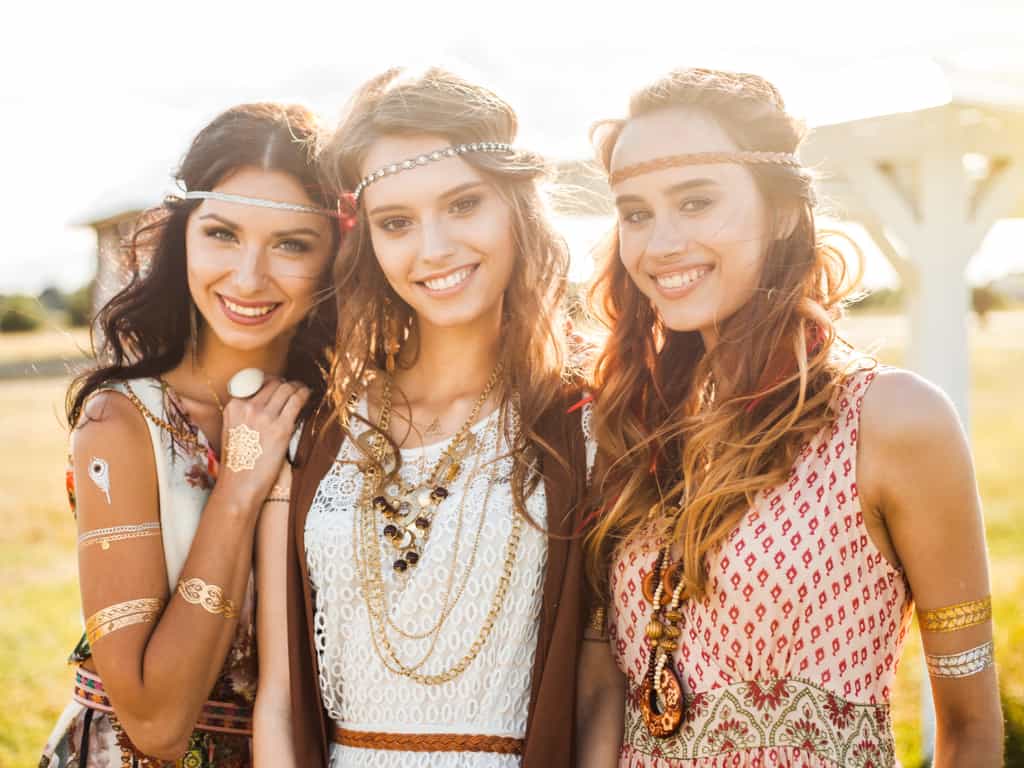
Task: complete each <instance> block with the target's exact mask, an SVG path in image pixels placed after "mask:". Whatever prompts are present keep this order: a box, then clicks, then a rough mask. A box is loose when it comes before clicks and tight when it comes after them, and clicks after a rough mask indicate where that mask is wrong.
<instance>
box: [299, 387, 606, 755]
mask: <svg viewBox="0 0 1024 768" xmlns="http://www.w3.org/2000/svg"><path fill="white" fill-rule="evenodd" d="M359 408H360V412H361V413H362V414H363V415H364V416H365V413H366V403H365V401H364V402H363V403H361V404H360V406H359ZM588 415H589V414H585V415H584V422H586V421H588V419H587V418H586V417H587V416H588ZM499 422H500V416H499V413H498V412H495V413H492V414H491V415H490V416H488V417H485V418H484V419H481V420H480V421H479V422H478V423H477V424H476V425H474V427H473V428H472V432H473V433H474V434H475V436H476V438H477V441H478V443H477V447H478V450H477V451H476V452H475V455H477V456H480V457H481V458H482V459H483V461H484V462H487V461H489V460H493V459H494V458H495V457H500V456H503V455H504V454H507V453H508V449H507V445H506V442H505V440H504V436H503V434H502V432H503V430H502V429H500V428H499ZM446 445H447V443H444V442H442V443H438V444H435V445H430V446H427V447H425V448H424V449H422V450H420V449H414V450H403V451H402V462H403V469H402V471H401V476H402V479H403V480H404V481H405V482H406V483H409V484H417V483H418V482H419V481H420V480H421V478H422V476H423V475H424V474H425V473H426V471H428V468H430V467H432V466H433V465H434V463H435V462H436V461H437V460H438V458H439V457H440V455H441V452H442V451H443V450H444V448H445V447H446ZM589 448H590V447H589V441H588V455H589V454H592V450H590V449H589ZM359 454H360V452H359V450H358V449H357V448H355V447H354V446H352V445H351V444H350V443H349V442H347V441H346V443H345V444H344V445H343V446H342V448H341V451H340V453H339V457H338V458H339V462H336V463H335V464H334V466H333V468H332V469H331V470H330V471H329V472H328V473H327V475H326V476H325V477H324V478H323V480H322V481H321V482H320V486H319V488H318V489H317V493H316V496H315V497H314V499H313V503H312V505H311V507H310V511H309V515H308V517H307V520H306V531H305V542H306V555H307V560H308V564H309V576H310V580H311V581H312V585H313V588H314V589H315V590H316V606H315V632H316V646H317V655H318V662H319V668H320V690H321V695H322V697H323V703H324V705H325V707H326V709H327V711H328V713H329V714H330V716H331V718H333V720H334V722H335V723H336V724H337V725H339V726H342V727H344V728H346V729H350V730H355V731H376V732H384V733H398V734H449V733H450V734H472V735H492V736H504V737H511V738H523V736H524V735H525V733H526V718H527V712H528V708H529V700H530V682H531V674H532V670H533V661H534V654H535V651H536V645H537V631H538V626H539V618H540V609H541V598H542V585H543V578H544V570H545V561H546V556H547V542H546V540H545V537H544V535H543V534H542V533H540V532H539V531H537V530H536V529H534V528H532V527H530V526H529V525H528V524H524V525H523V526H522V536H521V539H520V542H519V548H518V554H517V557H516V559H515V563H514V567H513V571H512V579H511V583H510V586H509V589H508V593H507V594H506V596H505V600H504V603H503V605H502V608H501V612H500V614H499V615H498V619H497V621H496V622H495V624H494V628H493V631H492V633H491V635H490V637H489V639H488V640H487V642H486V643H485V644H484V646H483V648H482V649H481V650H480V653H479V655H478V656H477V657H476V658H475V659H474V660H473V662H472V663H471V664H470V665H469V666H468V668H467V669H466V670H465V671H464V672H463V673H462V674H461V675H460V676H458V677H456V678H455V679H454V680H451V681H449V682H445V683H442V684H440V685H427V684H423V683H419V682H416V681H413V680H411V679H409V678H408V677H405V676H402V675H400V674H397V673H395V672H392V671H390V670H389V669H388V668H387V667H385V665H384V662H383V661H382V659H381V656H380V655H378V653H377V650H376V649H375V646H374V639H373V638H374V632H375V631H376V628H374V627H372V626H371V623H370V619H369V615H368V611H367V608H366V603H365V601H364V599H363V596H362V592H361V587H360V578H359V572H358V568H357V566H356V551H355V548H354V546H353V544H354V537H355V535H356V530H355V524H354V523H355V520H354V518H355V517H356V514H355V513H356V507H357V504H358V503H359V500H360V495H361V491H362V476H361V475H360V473H359V472H358V470H357V468H356V467H355V466H354V464H352V463H345V462H347V461H353V460H355V459H356V457H358V456H359ZM472 465H473V460H471V459H467V460H466V461H464V462H463V466H464V469H463V471H462V472H461V474H460V475H459V477H458V478H457V479H456V481H455V482H454V483H451V484H450V485H449V486H448V490H449V491H450V495H449V496H448V497H447V498H446V499H445V500H444V501H443V502H442V503H441V504H440V506H439V508H438V510H437V512H436V515H435V517H434V522H433V525H432V526H431V533H430V537H429V539H428V541H427V543H426V546H425V547H424V550H423V553H422V559H421V560H420V562H419V563H418V564H417V565H416V566H415V567H414V568H411V569H410V570H409V572H408V573H406V574H399V573H396V572H395V571H394V570H393V569H392V568H391V567H390V563H391V561H392V560H393V555H390V556H389V552H393V549H392V547H391V545H390V544H389V543H386V542H385V540H384V538H383V535H380V536H379V537H378V539H379V541H378V543H379V545H380V546H381V548H382V549H381V552H382V569H381V571H382V574H383V578H384V582H385V589H386V594H387V605H388V607H389V609H390V618H391V620H392V621H393V622H394V624H395V625H397V626H398V627H399V628H401V629H402V630H403V631H404V632H406V633H408V634H417V633H419V634H422V633H426V632H427V631H428V630H430V629H431V627H433V626H434V625H435V623H436V622H437V619H438V617H439V615H440V613H441V611H442V610H443V607H444V602H445V596H446V595H447V594H448V593H449V591H448V583H449V578H450V575H451V570H452V568H453V562H454V563H455V565H454V567H455V569H456V570H455V579H454V583H455V590H454V594H457V592H458V587H459V585H460V584H461V583H462V578H463V575H464V574H465V572H466V569H467V567H470V566H471V570H470V572H469V575H468V578H467V579H466V581H465V584H466V586H465V590H464V592H463V593H462V595H461V597H460V598H459V599H458V601H457V602H456V603H455V605H454V607H453V608H452V609H451V614H450V615H449V617H448V618H447V620H446V621H445V623H444V625H443V627H442V629H441V630H440V632H439V634H438V636H437V642H436V646H435V648H434V650H433V653H432V654H431V655H430V657H429V658H428V660H427V661H426V662H425V663H424V664H423V666H422V667H421V668H420V670H419V671H420V672H421V673H424V674H437V673H439V672H442V671H444V670H447V669H449V668H450V667H451V666H452V665H454V664H455V663H456V662H457V661H458V660H460V659H462V658H463V657H464V656H465V655H466V653H467V651H468V650H469V649H470V646H471V645H472V644H473V642H474V640H476V639H477V637H478V635H479V634H480V631H481V627H482V625H483V624H484V622H485V620H486V617H487V614H488V611H489V610H490V607H491V601H492V598H493V596H494V594H495V590H496V589H497V587H498V581H499V578H500V577H501V575H502V571H503V564H504V560H505V551H506V544H507V542H508V539H509V534H510V532H511V529H512V524H513V514H514V510H513V504H512V486H511V483H510V482H509V478H510V475H511V469H512V462H511V459H508V458H501V459H499V460H497V461H493V462H492V466H491V467H489V468H487V469H485V470H484V471H481V472H478V473H474V472H473V467H472ZM489 471H493V472H494V473H495V475H496V477H497V480H496V481H495V482H494V485H493V488H492V489H491V495H490V498H489V499H486V502H487V503H486V505H485V498H486V496H487V490H488V485H489V483H490V476H489V474H488V472H489ZM474 475H475V479H472V480H471V482H469V485H468V487H467V479H470V478H473V477H474ZM460 505H461V507H460ZM460 509H461V515H460ZM527 511H528V512H529V514H530V515H531V516H532V518H533V519H534V521H536V522H537V523H538V524H539V525H541V526H544V525H545V524H546V513H547V506H546V499H545V493H544V486H543V484H539V485H538V487H537V489H536V490H535V491H534V493H533V494H532V495H531V496H530V498H529V499H528V500H527ZM460 516H461V520H462V526H461V534H459V535H457V534H456V532H457V531H458V530H459V519H460ZM478 529H479V531H480V536H479V543H478V545H477V547H476V556H475V560H473V561H472V564H471V560H472V558H473V550H474V540H475V539H476V536H477V530H478ZM389 637H390V640H391V642H392V644H393V646H394V648H395V649H396V651H397V653H398V656H399V657H400V658H401V659H402V661H403V662H404V663H406V664H407V665H409V664H413V663H415V662H417V661H419V660H420V659H422V658H423V657H424V655H425V654H426V653H427V651H428V648H429V646H430V643H431V640H430V639H422V640H419V639H409V638H407V637H404V636H401V635H399V634H398V632H396V631H395V630H393V629H392V630H391V631H390V633H389ZM381 653H382V654H383V653H386V652H385V651H383V650H381ZM567 727H572V726H571V724H567ZM330 754H331V757H330V765H331V767H332V768H338V767H339V766H367V767H368V768H369V767H372V768H392V767H394V768H397V766H403V768H407V767H417V766H423V768H426V767H427V766H431V767H436V768H455V767H456V766H458V767H459V768H483V767H484V766H488V768H490V767H492V766H495V767H496V766H502V767H504V766H509V767H511V766H518V765H519V764H520V758H519V757H518V756H515V755H500V754H494V753H483V752H440V753H438V752H432V753H428V752H404V751H392V750H374V749H363V748H357V747H349V746H342V745H339V744H332V745H331V753H330Z"/></svg>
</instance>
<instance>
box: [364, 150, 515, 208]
mask: <svg viewBox="0 0 1024 768" xmlns="http://www.w3.org/2000/svg"><path fill="white" fill-rule="evenodd" d="M513 151H514V150H513V149H512V145H511V144H504V143H502V142H497V141H481V142H474V143H472V144H456V145H455V146H452V147H445V148H444V149H435V150H434V151H433V152H428V153H427V154H425V155H418V156H416V157H411V158H409V159H408V160H402V161H400V162H397V163H388V164H387V165H385V166H384V167H383V168H378V169H377V170H376V171H373V172H371V173H368V174H366V176H364V177H363V179H362V180H361V181H360V182H359V183H358V184H357V185H356V188H355V190H354V191H353V192H352V196H353V198H354V199H355V201H356V202H357V203H358V202H359V197H360V195H362V194H363V190H364V189H366V188H367V187H368V186H370V185H371V184H373V183H374V182H375V181H380V180H381V179H383V178H384V177H385V176H393V175H394V174H396V173H401V172H402V171H408V170H411V169H413V168H418V167H419V166H421V165H426V164H427V163H433V162H437V161H438V160H444V159H445V158H446V157H457V156H459V155H464V154H466V153H467V152H505V153H509V152H513Z"/></svg>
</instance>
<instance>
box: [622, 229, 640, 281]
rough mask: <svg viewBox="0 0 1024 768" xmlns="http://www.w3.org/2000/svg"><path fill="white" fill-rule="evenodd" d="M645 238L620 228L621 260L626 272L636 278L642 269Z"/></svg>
mask: <svg viewBox="0 0 1024 768" xmlns="http://www.w3.org/2000/svg"><path fill="white" fill-rule="evenodd" d="M643 253H644V247H643V239H642V238H641V237H640V236H638V235H637V234H636V233H631V232H628V231H625V230H623V229H622V228H621V227H620V228H619V261H621V262H622V266H623V267H625V269H626V272H628V273H629V274H630V276H631V277H633V278H634V279H636V277H637V275H638V273H639V269H640V258H641V256H643Z"/></svg>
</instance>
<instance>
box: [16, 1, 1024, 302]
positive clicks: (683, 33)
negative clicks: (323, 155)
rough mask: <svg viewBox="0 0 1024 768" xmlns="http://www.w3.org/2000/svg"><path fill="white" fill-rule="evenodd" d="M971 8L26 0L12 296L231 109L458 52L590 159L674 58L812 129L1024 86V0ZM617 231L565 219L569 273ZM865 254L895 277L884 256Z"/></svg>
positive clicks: (985, 263) (1006, 259) (526, 129)
mask: <svg viewBox="0 0 1024 768" xmlns="http://www.w3.org/2000/svg"><path fill="white" fill-rule="evenodd" d="M962 5H964V4H961V3H958V2H946V1H945V0H940V1H939V2H928V3H924V2H917V1H916V0H903V1H902V2H893V1H892V0H888V1H887V2H879V1H877V0H863V1H862V2H859V3H856V4H851V3H848V2H842V3H840V2H834V1H833V0H818V2H813V3H812V2H805V1H803V0H776V1H775V2H773V3H770V4H769V3H763V2H730V3H720V4H717V6H715V7H712V5H711V4H682V3H667V2H648V1H646V0H630V2H629V3H621V4H615V3H601V2H595V1H593V0H592V1H591V2H587V3H580V2H550V0H549V1H548V2H535V1H534V0H520V2H517V3H514V4H496V3H479V2H478V3H467V2H452V3H423V2H422V1H420V2H416V3H407V2H389V3H379V2H378V3H363V4H356V3H353V2H335V3H330V4H327V3H321V4H304V3H302V2H291V3H273V4H271V3H261V2H247V3H240V2H234V1H233V0H225V1H223V2H205V3H204V2H196V1H195V0H180V1H179V2H175V3H173V4H166V3H165V4H140V3H125V2H96V3H89V4H74V5H72V4H70V3H68V4H66V5H65V4H54V3H45V2H37V3H32V4H23V3H18V4H16V5H14V6H12V7H11V9H10V10H8V11H6V12H5V16H6V18H5V27H4V32H3V45H0V115H2V116H3V119H2V120H0V148H2V152H3V160H2V163H0V169H2V170H0V179H2V180H3V183H2V184H0V224H2V225H3V230H2V231H3V233H4V246H5V247H4V248H3V249H2V250H0V293H9V292H15V291H26V292H32V293H35V292H37V291H39V290H40V289H42V288H43V287H44V286H46V285H48V284H51V283H54V284H57V285H58V286H60V287H62V288H65V289H73V288H75V287H77V286H79V285H81V284H82V283H84V282H85V281H86V280H88V279H89V277H90V276H91V274H92V271H93V269H94V250H95V240H94V236H93V234H92V231H91V230H90V229H88V228H87V227H85V226H83V225H84V224H85V223H86V222H88V221H89V220H90V219H93V218H96V217H97V216H101V215H103V214H105V213H111V212H114V211H116V210H117V209H118V208H120V207H123V206H128V205H139V204H143V205H144V204H151V203H156V202H158V201H159V199H160V198H161V197H162V195H163V194H164V193H165V192H167V191H169V190H170V189H171V187H170V174H171V171H172V170H173V168H174V166H175V164H176V163H177V161H178V160H179V159H180V157H181V154H182V153H183V151H184V150H185V148H186V146H187V144H188V142H189V140H190V139H191V137H192V135H193V134H194V133H195V132H196V131H197V130H198V129H199V128H200V127H202V125H203V124H204V123H205V122H206V121H208V120H209V119H210V118H212V117H213V116H214V115H215V114H217V113H218V112H220V111H221V110H222V109H224V108H226V107H228V106H230V105H232V104H235V103H239V102H242V101H252V100H259V99H275V100H285V101H299V102H304V103H306V104H308V105H309V106H311V107H312V108H314V109H316V110H317V111H319V112H320V113H321V114H322V115H323V116H324V117H325V119H326V120H328V122H329V121H331V120H333V119H334V118H335V117H336V116H337V114H338V112H339V111H340V108H341V106H342V105H343V103H344V101H345V99H346V98H347V96H348V94H349V93H350V92H351V91H352V89H353V88H354V87H355V86H356V85H358V84H359V83H360V82H362V81H363V80H365V79H366V78H368V77H370V76H371V75H373V74H375V73H377V72H379V71H381V70H383V69H385V68H387V67H390V66H395V65H410V66H423V65H427V64H441V65H447V66H450V67H452V68H454V69H456V70H457V71H459V72H460V73H463V74H465V75H467V76H469V77H471V78H475V79H478V80H480V81H482V82H484V83H487V84H488V85H491V86H492V87H493V88H494V89H495V90H496V91H498V92H499V93H500V94H502V95H503V96H504V97H505V98H506V99H507V100H508V101H510V102H511V103H512V104H513V105H514V106H516V108H517V110H518V111H519V114H520V118H521V131H520V138H519V143H520V144H523V145H525V146H530V147H531V148H535V149H538V150H540V151H542V152H544V153H546V154H547V155H549V156H550V157H552V158H559V159H561V158H585V157H589V156H590V148H589V145H588V143H587V139H586V136H587V128H588V126H589V125H590V124H591V123H592V122H593V121H594V120H596V119H599V118H602V117H608V116H615V115H619V114H621V113H622V112H623V110H624V109H625V106H626V102H627V99H628V95H629V93H630V92H631V91H632V90H635V89H636V88H637V87H639V86H641V85H642V84H643V83H645V82H646V81H648V80H650V79H652V78H653V77H655V76H657V75H658V74H660V73H663V72H665V71H667V70H669V69H671V68H673V67H679V66H711V67H722V68H729V69H742V70H746V71H753V72H757V73H758V74H762V75H764V76H766V77H768V78H769V79H771V80H773V81H774V82H775V83H776V85H778V86H779V87H780V88H781V90H782V92H783V95H784V96H785V97H786V100H787V104H788V106H789V108H790V110H791V111H792V112H794V113H795V114H797V115H800V116H802V117H804V118H805V119H807V120H808V122H809V123H810V124H812V125H815V124H827V123H832V122H837V121H841V120H845V119H853V118H857V117H865V116H870V115H873V114H880V113H885V112H889V111H904V110H907V109H914V108H919V107H924V106H930V105H933V104H937V103H941V102H942V101H943V100H944V99H948V97H949V85H948V83H947V82H946V80H945V78H944V77H943V76H942V74H941V72H942V67H950V66H952V67H954V68H956V69H957V70H958V71H961V72H965V73H968V74H969V75H971V76H972V77H974V78H975V79H976V80H977V81H978V82H982V83H983V84H986V86H988V85H991V86H992V87H993V88H994V89H995V90H996V92H998V93H999V94H1001V93H1002V91H999V89H1000V88H1003V89H1004V90H1005V88H1006V87H1007V84H1009V86H1017V85H1020V86H1024V53H1022V52H1021V51H1019V50H1018V49H1019V48H1020V45H1019V34H1020V30H1021V29H1024V3H1021V2H1019V1H1018V0H980V1H979V2H976V3H974V4H973V7H972V9H971V10H970V11H966V10H964V9H963V8H962V7H960V6H962ZM691 6H694V7H691ZM940 65H941V66H940ZM1016 92H1017V91H1012V93H1016ZM1021 92H1022V93H1024V88H1022V90H1021ZM1022 224H1024V223H1022V222H1009V223H1007V224H1004V225H1001V226H1000V227H999V228H998V231H997V232H996V233H995V241H994V242H993V241H992V240H993V238H992V237H990V238H989V241H988V242H986V245H985V246H984V248H983V253H982V257H981V258H976V259H975V263H974V264H972V267H971V274H972V275H973V276H974V278H975V279H984V278H985V277H986V276H993V275H995V274H997V273H999V272H1001V271H1006V270H1007V269H1013V268H1016V269H1024V226H1022ZM604 226H605V225H604V223H603V222H590V223H577V224H576V225H569V227H568V228H569V229H571V230H572V231H571V232H567V234H568V236H569V240H570V242H571V244H572V245H573V246H574V250H575V263H574V275H575V276H577V277H580V276H583V275H585V273H586V272H587V270H588V262H587V258H586V245H587V240H588V239H589V238H590V237H591V234H590V233H591V232H593V233H594V234H596V233H597V232H598V231H600V230H601V229H603V228H604ZM867 245H868V246H870V244H867ZM868 250H869V251H870V250H872V249H870V247H868ZM872 264H873V265H874V266H871V265H872ZM869 267H870V268H871V273H872V276H873V277H874V278H875V279H876V280H881V281H884V279H885V278H886V277H887V275H888V274H889V273H887V272H886V269H885V266H884V263H883V261H882V260H880V257H879V256H878V254H877V253H876V252H872V253H869ZM979 275H980V277H979Z"/></svg>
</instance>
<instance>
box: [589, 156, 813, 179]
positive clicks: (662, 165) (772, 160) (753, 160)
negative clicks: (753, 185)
mask: <svg viewBox="0 0 1024 768" xmlns="http://www.w3.org/2000/svg"><path fill="white" fill-rule="evenodd" d="M717 163H750V164H757V163H766V164H770V165H787V166H790V167H793V168H799V167H800V160H799V159H798V158H797V156H796V155H794V154H792V153H791V152H691V153H689V154H686V155H666V156H665V157H656V158H654V159H653V160H644V161H643V162H642V163H636V164H634V165H627V166H626V167H625V168H620V169H619V170H617V171H615V172H614V173H612V174H611V175H610V176H609V177H608V183H609V184H612V185H614V184H618V183H619V182H620V181H625V180H626V179H631V178H633V177H634V176H639V175H641V174H643V173H652V172H654V171H663V170H665V169H666V168H676V167H679V166H683V165H714V164H717Z"/></svg>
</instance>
